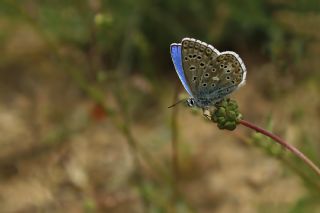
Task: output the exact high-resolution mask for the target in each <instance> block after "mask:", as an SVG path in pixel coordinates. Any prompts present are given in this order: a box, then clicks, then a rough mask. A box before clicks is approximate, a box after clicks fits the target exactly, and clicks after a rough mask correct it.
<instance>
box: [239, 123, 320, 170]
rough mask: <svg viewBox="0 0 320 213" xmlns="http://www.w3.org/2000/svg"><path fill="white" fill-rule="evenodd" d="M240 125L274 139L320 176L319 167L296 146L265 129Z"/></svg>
mask: <svg viewBox="0 0 320 213" xmlns="http://www.w3.org/2000/svg"><path fill="white" fill-rule="evenodd" d="M239 123H240V124H242V125H243V126H246V127H249V128H250V129H253V130H255V131H257V132H260V133H261V134H264V135H265V136H267V137H269V138H271V139H273V140H274V141H275V142H277V143H279V144H280V145H282V146H283V147H285V148H286V149H288V150H289V151H290V152H292V153H293V154H294V155H296V156H298V157H299V158H300V159H301V160H303V161H304V162H305V163H306V164H307V165H308V166H310V167H311V168H312V169H313V170H314V171H315V172H316V173H317V174H318V175H319V176H320V169H319V167H317V166H316V165H315V164H314V163H313V162H312V161H311V160H310V159H309V158H308V157H307V156H305V155H304V154H303V153H302V152H300V151H299V150H298V149H297V148H295V147H294V146H292V145H290V144H288V143H287V142H286V141H284V140H283V139H281V138H280V137H278V136H276V135H274V134H273V133H271V132H269V131H267V130H265V129H262V128H260V127H258V126H256V125H254V124H252V123H250V122H248V121H245V120H240V121H239Z"/></svg>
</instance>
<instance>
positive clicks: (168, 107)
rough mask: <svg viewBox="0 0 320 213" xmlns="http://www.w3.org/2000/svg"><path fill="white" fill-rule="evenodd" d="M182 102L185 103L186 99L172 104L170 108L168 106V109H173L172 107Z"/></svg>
mask: <svg viewBox="0 0 320 213" xmlns="http://www.w3.org/2000/svg"><path fill="white" fill-rule="evenodd" d="M183 101H186V99H182V100H180V101H178V102H176V103H174V104H172V105H171V106H168V108H172V107H174V106H176V105H178V104H180V103H181V102H183Z"/></svg>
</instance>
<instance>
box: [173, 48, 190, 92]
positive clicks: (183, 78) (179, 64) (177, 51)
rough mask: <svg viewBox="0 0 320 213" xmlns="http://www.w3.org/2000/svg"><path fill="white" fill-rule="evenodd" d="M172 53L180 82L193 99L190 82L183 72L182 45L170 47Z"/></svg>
mask: <svg viewBox="0 0 320 213" xmlns="http://www.w3.org/2000/svg"><path fill="white" fill-rule="evenodd" d="M170 53H171V58H172V61H173V64H174V67H175V70H176V72H177V74H178V76H179V78H180V81H181V83H182V85H183V86H184V88H185V90H186V91H187V92H188V93H189V95H190V96H192V97H193V94H192V92H191V90H190V87H189V85H190V84H189V82H188V81H187V80H186V76H185V73H184V71H183V66H182V59H181V57H182V54H181V44H175V43H174V44H171V46H170Z"/></svg>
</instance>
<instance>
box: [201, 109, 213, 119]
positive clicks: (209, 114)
mask: <svg viewBox="0 0 320 213" xmlns="http://www.w3.org/2000/svg"><path fill="white" fill-rule="evenodd" d="M202 113H203V116H204V117H206V118H207V119H208V120H211V112H210V110H209V108H202Z"/></svg>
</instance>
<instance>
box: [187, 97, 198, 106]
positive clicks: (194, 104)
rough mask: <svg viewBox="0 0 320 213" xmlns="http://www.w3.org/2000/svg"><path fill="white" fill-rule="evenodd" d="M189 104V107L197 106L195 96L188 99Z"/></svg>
mask: <svg viewBox="0 0 320 213" xmlns="http://www.w3.org/2000/svg"><path fill="white" fill-rule="evenodd" d="M186 103H187V106H188V107H195V106H196V101H195V100H194V98H188V99H187V100H186Z"/></svg>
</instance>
